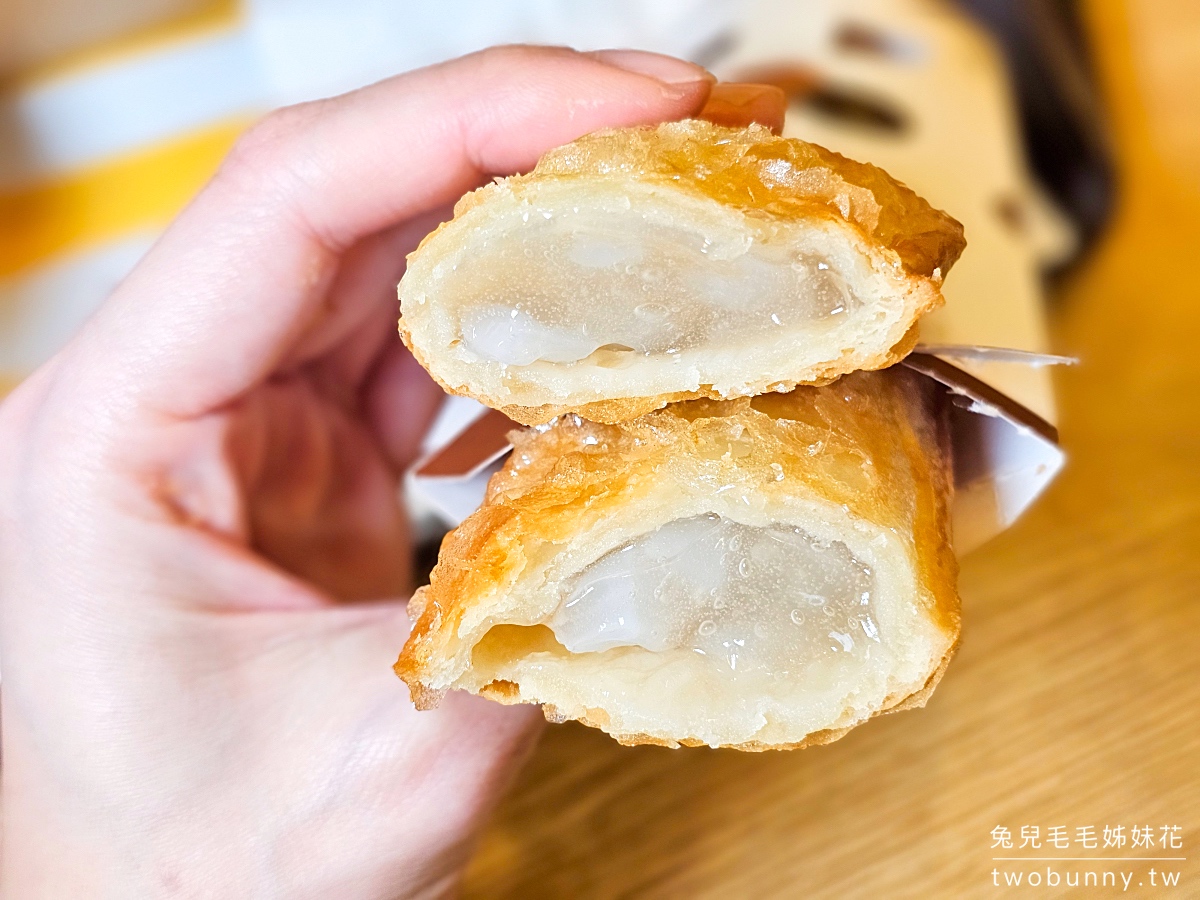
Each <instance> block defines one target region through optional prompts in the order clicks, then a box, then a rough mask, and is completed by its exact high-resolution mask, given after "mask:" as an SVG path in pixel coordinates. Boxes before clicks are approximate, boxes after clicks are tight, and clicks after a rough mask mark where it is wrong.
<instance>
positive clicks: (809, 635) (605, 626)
mask: <svg viewBox="0 0 1200 900" xmlns="http://www.w3.org/2000/svg"><path fill="white" fill-rule="evenodd" d="M874 589H875V578H874V574H873V573H872V571H871V569H870V567H868V566H866V565H864V564H863V563H862V562H861V561H860V560H858V559H857V558H855V556H854V555H853V554H852V553H851V552H850V550H849V548H848V547H846V545H845V544H843V543H841V542H840V541H832V542H821V541H818V540H816V539H815V538H813V537H812V536H811V535H809V534H808V533H807V532H805V531H804V530H802V529H800V528H796V527H794V526H789V525H772V526H770V527H768V528H758V527H753V526H749V525H743V524H741V523H739V522H734V521H733V520H731V519H727V518H724V517H722V516H719V515H716V514H712V513H710V514H708V515H702V516H695V517H692V518H689V519H680V520H676V521H674V522H669V523H667V524H666V525H663V526H662V527H660V528H659V529H657V530H656V531H653V532H651V533H649V534H647V535H644V536H642V537H639V538H637V539H635V540H633V541H630V542H629V543H627V544H625V545H624V546H622V547H618V548H617V549H615V550H612V551H610V552H609V553H607V554H605V555H604V556H602V557H601V558H600V559H598V560H597V561H596V562H594V563H592V564H591V565H590V566H588V567H587V568H586V569H584V570H583V571H582V572H580V573H579V575H578V576H576V578H575V579H573V580H572V582H571V583H569V584H568V585H567V586H566V587H565V588H564V590H563V600H562V603H561V604H560V605H559V607H558V609H557V610H556V611H555V613H554V615H553V616H552V617H551V619H550V621H549V622H548V623H547V624H548V625H549V627H550V628H551V630H553V631H554V634H555V637H556V638H557V639H558V641H559V643H561V644H562V645H563V646H564V647H566V648H567V649H568V650H570V651H572V652H573V653H589V652H595V651H603V650H609V649H612V648H615V647H635V646H636V647H642V648H644V649H646V650H649V651H652V652H655V653H662V652H665V651H674V650H684V651H690V652H692V653H695V654H697V655H698V656H700V657H703V658H704V659H705V660H707V661H708V663H709V664H710V665H712V666H713V667H715V669H716V670H718V671H721V672H725V673H738V674H741V673H756V674H759V675H767V676H772V677H778V678H789V677H791V678H795V677H797V676H800V675H804V674H806V673H808V674H810V675H815V674H816V672H817V670H818V669H821V670H825V671H826V672H829V673H830V674H832V672H830V669H829V667H830V666H834V667H835V668H841V667H842V666H843V665H844V664H845V663H848V662H850V658H855V659H857V660H859V661H865V660H867V659H869V658H870V656H871V647H872V646H874V645H878V644H879V640H880V637H879V629H878V627H877V626H876V623H875V620H874V619H873V618H872V614H873V613H872V601H871V594H872V591H873V590H874Z"/></svg>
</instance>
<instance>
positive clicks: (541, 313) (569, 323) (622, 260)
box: [439, 208, 858, 366]
mask: <svg viewBox="0 0 1200 900" xmlns="http://www.w3.org/2000/svg"><path fill="white" fill-rule="evenodd" d="M524 215H525V217H526V219H525V221H523V222H522V223H521V224H520V225H519V226H517V227H513V228H509V229H507V230H506V231H505V232H504V233H503V234H502V235H501V236H500V237H498V238H493V239H491V240H489V241H487V242H484V246H483V247H482V248H481V252H480V254H479V256H478V257H477V258H476V259H474V260H465V261H462V262H460V263H458V264H457V265H456V266H455V268H454V269H453V271H451V272H447V273H445V274H444V275H443V279H444V280H443V282H442V285H441V287H440V289H439V291H440V297H441V298H442V299H443V300H444V301H448V302H449V303H451V304H457V305H458V306H459V309H460V317H459V326H460V330H461V335H462V342H463V345H464V346H465V347H466V348H467V349H468V350H470V351H471V352H472V353H474V354H475V355H476V356H479V357H482V358H483V359H488V360H494V361H496V362H500V363H504V364H506V365H517V366H525V365H529V364H531V363H533V362H536V361H539V360H541V361H544V362H548V363H571V362H576V361H579V360H582V359H587V358H588V357H591V356H592V355H593V354H596V359H595V360H593V361H594V362H596V363H597V364H600V365H605V366H618V365H620V364H621V362H622V358H623V357H624V358H628V357H632V356H634V355H637V354H640V355H643V356H656V355H672V354H677V353H680V352H682V351H686V350H690V349H694V348H697V347H703V346H705V345H708V344H711V343H713V342H714V341H716V340H720V341H721V342H722V343H723V344H729V343H741V344H746V345H753V344H754V343H756V342H761V341H762V340H770V339H771V338H772V337H773V336H775V335H778V334H780V333H781V332H784V331H787V330H789V329H793V328H796V327H797V326H805V325H811V324H813V323H817V322H825V321H828V320H830V319H835V318H836V317H838V316H842V315H843V314H845V313H846V312H847V311H848V310H851V309H853V308H855V307H856V306H857V304H858V301H857V300H856V299H855V297H854V296H853V295H852V294H851V292H850V290H849V289H848V287H847V285H846V281H845V279H844V278H843V277H842V276H841V275H840V274H838V272H837V271H835V269H834V268H833V267H832V266H831V264H830V262H829V260H827V259H826V258H824V257H822V256H819V255H817V254H814V253H811V252H806V251H802V250H800V249H797V248H796V247H795V246H794V245H790V244H788V243H787V242H783V241H780V242H774V243H772V242H765V241H762V240H756V239H754V238H753V237H752V236H751V235H750V233H749V232H744V231H737V232H734V231H733V230H732V229H730V228H729V227H728V225H727V224H726V225H725V226H724V227H723V228H720V229H715V228H714V229H710V231H711V233H705V231H704V230H702V229H700V228H695V227H690V228H689V227H685V226H680V225H676V224H664V223H663V222H660V221H654V219H655V218H656V217H655V216H653V215H652V214H651V211H646V212H644V213H643V214H641V215H639V214H638V212H637V210H636V209H635V210H632V211H631V210H629V209H624V210H605V209H596V208H586V209H585V208H581V209H567V210H554V211H551V210H539V211H536V212H526V213H525V214H524Z"/></svg>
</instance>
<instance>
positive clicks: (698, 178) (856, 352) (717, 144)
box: [399, 120, 965, 424]
mask: <svg viewBox="0 0 1200 900" xmlns="http://www.w3.org/2000/svg"><path fill="white" fill-rule="evenodd" d="M600 183H605V184H608V185H609V186H610V188H611V187H612V186H617V187H619V188H620V189H621V190H623V191H626V192H631V191H633V190H634V188H635V187H636V188H637V189H639V190H647V189H651V188H653V189H654V190H657V191H659V192H660V193H661V194H662V195H663V196H664V197H665V196H668V195H669V196H672V197H675V198H677V201H676V202H677V203H678V204H679V208H678V210H677V214H678V215H679V216H680V217H682V219H683V220H687V218H688V217H689V216H691V215H696V214H697V213H696V212H695V210H694V209H693V207H692V206H689V205H688V204H689V203H693V204H694V203H695V202H696V201H701V202H703V203H704V204H709V203H710V202H715V203H717V204H720V206H721V208H723V209H729V210H736V211H738V212H739V213H741V214H742V215H743V216H744V217H745V221H751V220H752V221H754V222H756V223H760V224H765V223H771V227H772V228H776V227H779V228H782V227H784V226H786V227H788V228H794V227H796V226H797V225H803V226H804V227H805V228H810V229H813V230H814V231H822V230H825V231H831V232H836V233H838V234H840V235H842V238H841V240H844V241H846V242H848V243H849V244H851V245H853V246H854V247H855V248H856V249H855V251H854V252H855V253H857V254H858V255H859V256H860V257H861V258H862V259H863V260H865V261H867V263H868V267H869V269H870V270H871V271H872V272H873V273H874V275H873V280H871V281H870V283H869V284H867V283H865V282H864V283H863V284H860V285H856V287H855V289H856V290H862V291H864V292H865V294H864V295H863V298H864V299H863V302H864V303H866V304H867V305H868V306H869V307H870V308H873V309H878V310H885V309H886V310H888V312H887V315H886V317H885V319H884V320H883V321H884V323H885V324H880V323H879V322H878V321H873V320H872V319H871V318H870V317H864V318H862V319H856V320H855V321H856V322H857V323H859V324H857V325H856V326H855V327H856V328H858V329H859V330H858V331H855V332H854V333H853V334H850V333H846V334H843V335H842V337H840V338H838V339H837V340H839V341H843V343H840V344H832V345H831V348H830V349H828V350H827V349H826V348H825V346H824V345H819V346H820V349H817V347H818V345H813V346H812V349H811V351H809V352H805V350H806V347H807V344H808V341H807V339H806V338H802V337H798V338H797V340H796V341H795V342H792V343H786V342H784V343H782V344H781V345H780V346H779V347H774V348H771V349H769V348H768V345H767V344H761V345H758V346H756V347H755V348H754V349H753V350H752V351H749V352H747V353H745V354H743V355H742V356H740V357H738V362H737V363H736V364H735V363H732V362H722V363H720V364H717V363H715V362H712V363H710V364H709V365H708V366H704V365H700V366H698V367H697V369H696V372H695V374H691V370H690V369H689V368H688V366H683V367H680V368H678V369H677V370H676V371H677V372H679V373H686V375H684V374H680V376H679V377H680V378H690V379H694V380H690V381H688V383H686V384H684V383H681V382H679V381H672V380H671V379H672V377H673V376H670V375H668V374H666V373H665V372H663V371H662V370H661V369H654V370H653V371H654V372H655V374H654V376H653V377H650V378H649V379H648V380H644V381H641V382H639V384H638V386H637V388H636V389H634V388H630V387H628V386H624V387H621V388H610V387H601V386H600V385H601V384H607V383H608V382H604V381H596V380H595V378H594V377H593V376H592V375H590V374H588V373H589V372H595V371H596V370H595V368H594V367H593V368H592V369H590V370H589V369H588V365H589V364H588V363H587V361H582V362H581V363H579V364H572V365H573V366H575V368H570V367H567V368H564V369H561V370H555V372H554V373H550V372H542V373H540V374H535V373H532V372H522V371H521V367H512V369H511V371H508V372H507V374H494V373H491V369H492V368H493V367H496V366H497V365H498V364H496V363H493V362H491V361H484V360H478V361H476V362H474V363H472V364H464V362H463V361H462V360H460V359H459V358H458V354H459V352H461V351H455V350H452V348H453V347H454V346H455V345H457V344H459V343H460V341H459V340H457V339H453V337H452V335H451V334H449V333H444V329H446V328H449V327H451V326H449V325H446V324H441V325H437V326H436V327H435V326H434V324H433V321H434V320H435V319H436V320H438V321H440V319H439V317H438V315H436V314H434V313H431V312H430V309H431V308H432V307H433V306H436V305H437V304H438V303H439V296H440V295H439V293H438V290H437V288H436V287H435V286H434V285H435V284H436V283H437V282H436V278H437V277H440V276H436V277H435V275H434V274H433V273H434V272H435V271H437V269H438V266H439V265H448V264H447V263H445V260H447V259H449V258H450V257H448V256H447V254H453V253H462V252H464V251H463V249H462V248H463V247H464V246H466V247H473V246H474V244H472V243H471V242H472V241H474V240H476V239H477V238H476V236H477V234H478V233H479V229H480V228H481V227H484V223H486V222H488V221H490V217H493V216H495V215H496V214H497V213H496V210H497V209H506V208H508V206H509V205H510V204H511V203H512V202H518V201H519V202H521V203H531V204H534V205H536V201H535V200H534V199H533V198H534V197H535V196H541V194H538V193H536V192H538V191H544V190H546V189H548V188H552V187H554V186H556V185H558V186H568V187H570V189H571V191H573V192H575V193H573V194H572V196H577V197H578V198H579V200H578V202H579V203H580V204H581V205H587V204H589V203H592V202H594V201H593V196H594V194H593V192H594V191H596V190H597V185H598V184H600ZM630 196H632V194H630ZM688 210H691V212H689V211H688ZM472 214H474V215H472ZM755 227H759V225H756V226H755ZM964 246H965V241H964V239H963V230H962V226H961V225H960V224H959V223H958V222H956V221H955V220H954V219H952V218H951V217H950V216H948V215H947V214H946V213H944V212H941V211H940V210H937V209H934V208H933V207H931V206H930V205H929V204H928V203H926V202H925V201H924V200H923V199H921V198H920V197H919V196H917V195H916V194H915V193H913V192H912V191H911V190H909V189H908V188H907V187H905V186H904V185H903V184H900V183H899V182H897V181H895V180H894V179H892V178H891V177H890V176H888V175H887V173H885V172H884V171H882V170H881V169H878V168H876V167H875V166H871V165H868V164H864V163H858V162H854V161H852V160H848V159H846V158H845V157H842V156H840V155H839V154H836V153H833V152H831V151H828V150H825V149H824V148H822V147H818V146H816V145H813V144H808V143H805V142H803V141H799V140H795V139H788V138H782V137H777V136H775V135H773V134H771V132H770V131H769V130H767V129H765V128H761V127H759V126H751V127H749V128H747V129H737V128H724V127H721V126H717V125H713V124H711V123H708V122H704V121H698V120H695V121H692V120H689V121H685V122H673V123H667V124H664V125H660V126H658V127H644V128H625V129H613V130H606V131H600V132H596V133H594V134H590V135H587V136H585V137H583V138H580V139H579V140H577V141H575V142H574V143H572V144H568V145H566V146H563V147H559V148H557V149H555V150H551V151H550V152H549V153H547V154H546V155H545V156H544V157H543V158H542V159H541V161H540V162H539V163H538V165H537V166H536V168H535V169H534V170H533V171H532V172H530V173H528V174H526V175H519V176H514V177H511V178H505V179H500V180H498V181H497V182H496V183H494V184H490V185H487V186H485V187H483V188H480V189H479V190H477V191H474V192H472V193H470V194H467V195H466V196H465V197H463V198H462V199H461V200H460V201H459V202H458V204H457V205H456V206H455V216H454V219H453V220H451V221H450V222H446V223H443V224H442V225H441V226H440V227H439V228H438V229H437V230H436V231H434V232H433V233H432V234H430V235H428V236H427V237H426V238H425V239H424V240H423V241H422V242H421V244H420V246H419V247H418V248H417V250H416V251H414V253H413V254H412V255H410V257H409V268H410V272H409V275H407V276H406V279H405V282H402V284H401V287H400V290H399V294H400V297H401V306H402V317H401V319H400V322H399V331H400V335H401V337H402V338H403V340H404V342H405V344H406V345H407V346H408V347H409V349H410V350H411V351H412V352H413V354H414V356H415V357H416V358H417V360H418V361H419V362H420V363H421V364H422V365H423V366H424V367H425V368H426V369H428V370H429V372H430V373H431V374H432V375H433V377H434V379H435V380H436V381H437V382H438V383H439V384H440V385H441V386H442V387H443V388H445V389H446V390H447V391H448V392H449V393H452V394H458V395H462V396H468V397H472V398H474V399H476V400H479V401H480V402H482V403H484V404H486V405H488V406H492V407H494V408H496V409H500V410H501V411H503V412H504V413H505V414H506V415H508V416H509V417H511V418H512V419H514V420H516V421H518V422H521V423H523V424H540V423H544V422H547V421H549V420H551V419H553V418H554V417H556V416H559V415H562V414H564V413H567V412H575V413H578V414H579V415H582V416H584V417H586V418H588V419H590V420H592V421H597V422H602V423H617V422H623V421H628V420H629V419H631V418H636V417H637V416H640V415H644V414H645V413H647V412H649V411H651V410H655V409H660V408H662V407H663V406H665V405H667V404H668V403H674V402H680V401H683V400H689V399H695V398H701V397H708V398H713V399H723V398H730V397H740V396H753V395H756V394H760V393H765V392H768V391H787V390H791V389H792V388H793V387H796V386H797V385H801V384H815V385H819V384H826V383H828V382H830V381H832V380H834V379H836V378H838V377H839V376H840V375H842V374H845V373H846V372H849V371H856V370H874V369H880V368H886V367H887V366H890V365H892V364H893V363H895V362H897V361H898V360H900V359H902V358H903V357H904V356H905V355H907V354H908V353H909V352H910V351H911V350H912V347H913V346H914V345H915V343H916V339H917V322H918V321H919V320H920V319H921V318H922V317H923V316H924V315H926V314H928V313H929V312H931V311H932V310H934V309H936V308H938V307H939V306H941V304H942V302H943V298H942V294H941V289H940V285H941V282H942V279H943V277H944V276H945V274H946V273H947V272H948V271H949V269H950V267H951V266H952V265H953V264H954V262H955V260H957V259H958V257H959V255H960V254H961V253H962V250H963V248H964ZM464 258H469V257H464ZM439 260H440V261H441V262H439ZM451 268H453V267H451ZM593 299H595V300H596V301H597V302H599V298H593ZM426 304H429V306H426ZM443 315H444V314H443ZM455 321H457V320H455ZM453 327H457V326H453ZM435 335H436V337H435ZM459 337H461V334H460V335H459ZM825 353H828V354H829V355H828V356H824V355H823V354H825ZM675 361H676V362H680V361H681V360H678V359H677V360H675ZM638 365H639V367H642V368H644V366H642V364H641V363H639V364H638ZM499 369H500V370H503V369H504V367H503V366H500V367H499ZM697 382H699V384H697ZM705 382H711V383H705ZM679 388H686V389H679Z"/></svg>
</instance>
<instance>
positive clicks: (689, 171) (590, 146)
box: [418, 119, 967, 278]
mask: <svg viewBox="0 0 1200 900" xmlns="http://www.w3.org/2000/svg"><path fill="white" fill-rule="evenodd" d="M610 175H630V176H636V177H638V178H639V179H642V180H647V181H653V180H658V181H661V182H663V183H667V184H671V185H675V186H680V187H683V188H685V189H689V190H691V191H693V192H695V193H697V194H700V195H703V196H706V197H709V198H711V199H713V200H716V201H717V202H718V203H723V204H726V205H728V206H732V207H734V208H736V209H741V210H746V211H750V210H754V211H757V212H761V213H765V214H767V215H770V216H773V217H776V218H780V219H797V220H798V219H807V218H812V217H814V216H830V217H837V218H839V219H841V220H843V221H844V222H846V223H847V224H850V225H853V226H855V227H856V228H857V229H858V230H859V231H860V232H861V233H862V234H863V236H864V237H868V238H871V239H872V240H874V241H875V242H877V243H878V244H880V245H881V246H883V247H885V248H886V249H888V250H892V251H894V252H895V253H896V254H897V255H898V256H899V257H900V259H901V261H902V262H903V263H904V267H905V268H906V269H907V270H908V271H909V272H910V273H912V274H913V275H923V276H925V277H927V278H932V277H934V276H935V274H940V277H943V278H944V277H945V275H946V273H947V272H949V271H950V267H951V266H953V265H954V263H955V262H956V261H957V260H958V257H959V256H960V255H962V252H963V249H964V248H965V247H966V245H967V242H966V239H965V238H964V237H963V227H962V224H961V223H960V222H958V221H957V220H955V219H954V218H952V217H951V216H949V215H948V214H946V213H944V212H942V211H941V210H940V209H935V208H933V207H932V206H930V205H929V203H927V202H926V201H925V200H924V199H922V198H921V197H920V196H918V195H917V194H916V193H915V192H914V191H912V190H911V189H910V188H908V187H907V186H905V185H904V184H901V183H900V182H899V181H896V179H894V178H892V176H890V175H889V174H888V173H887V172H885V171H883V169H880V168H879V167H878V166H873V165H871V164H870V163H861V162H855V161H854V160H852V159H847V158H846V157H844V156H842V155H841V154H840V153H834V152H833V151H832V150H826V149H825V148H824V147H820V146H818V145H816V144H810V143H808V142H806V141H801V140H797V139H796V138H785V137H778V136H776V135H774V134H772V133H771V131H770V130H769V129H767V128H763V127H762V126H761V125H751V126H750V127H749V128H726V127H724V126H721V125H713V124H712V123H711V122H705V121H703V120H701V119H689V120H687V121H684V122H669V123H667V124H665V125H660V126H658V127H656V128H655V127H643V128H612V129H605V130H603V131H597V132H593V133H592V134H589V135H585V136H584V137H581V138H580V139H579V140H577V141H574V142H572V143H570V144H566V145H564V146H562V147H558V148H556V149H554V150H551V151H550V152H548V153H547V154H546V155H545V156H543V157H542V158H541V160H539V161H538V164H537V166H536V167H535V168H534V170H533V171H532V172H530V173H529V174H527V175H518V176H516V177H515V178H511V179H508V182H509V183H510V184H512V185H513V186H517V185H521V184H525V183H528V182H531V181H545V180H547V179H550V178H559V179H568V178H578V177H587V176H610ZM494 189H495V188H494V186H491V185H489V186H488V187H485V188H482V189H481V190H478V191H474V192H472V193H470V194H467V195H466V196H465V197H463V198H462V199H461V200H459V201H458V204H457V205H456V206H455V207H454V215H455V217H458V216H461V215H462V214H464V213H466V212H467V211H468V210H470V209H472V208H474V207H475V206H478V205H479V204H481V203H484V202H486V201H487V198H488V196H489V192H490V191H491V190H494ZM436 233H437V232H434V234H436ZM433 237H434V235H429V236H428V237H426V238H425V241H422V244H424V243H425V242H426V241H429V240H431V239H432V238H433ZM418 249H419V248H418Z"/></svg>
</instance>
